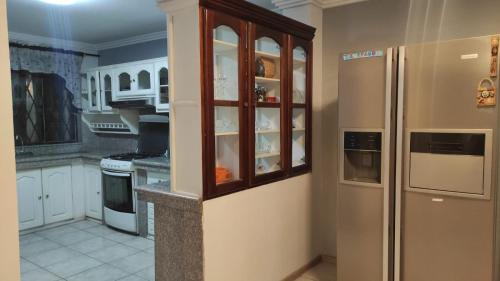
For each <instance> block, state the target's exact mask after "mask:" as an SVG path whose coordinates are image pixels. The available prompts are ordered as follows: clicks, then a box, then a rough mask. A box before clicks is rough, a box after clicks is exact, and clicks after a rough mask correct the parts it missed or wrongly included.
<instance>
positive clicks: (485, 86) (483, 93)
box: [476, 78, 496, 107]
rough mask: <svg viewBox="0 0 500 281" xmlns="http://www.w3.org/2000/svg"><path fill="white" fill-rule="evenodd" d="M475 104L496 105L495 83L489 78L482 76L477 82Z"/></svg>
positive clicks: (481, 105)
mask: <svg viewBox="0 0 500 281" xmlns="http://www.w3.org/2000/svg"><path fill="white" fill-rule="evenodd" d="M476 100H477V106H480V107H483V106H494V105H496V89H495V83H494V82H493V81H492V80H491V79H490V78H484V79H483V80H481V82H479V85H478V86H477V93H476Z"/></svg>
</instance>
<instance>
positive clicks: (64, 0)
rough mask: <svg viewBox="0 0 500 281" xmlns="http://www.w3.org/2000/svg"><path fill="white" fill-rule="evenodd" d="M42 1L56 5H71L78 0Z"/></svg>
mask: <svg viewBox="0 0 500 281" xmlns="http://www.w3.org/2000/svg"><path fill="white" fill-rule="evenodd" d="M40 1H42V2H44V3H48V4H54V5H71V4H75V3H76V1H77V0H40Z"/></svg>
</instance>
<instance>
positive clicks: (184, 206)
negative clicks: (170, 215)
mask: <svg viewBox="0 0 500 281" xmlns="http://www.w3.org/2000/svg"><path fill="white" fill-rule="evenodd" d="M134 190H135V191H137V194H138V195H139V200H142V201H147V202H152V203H155V204H161V205H167V206H168V207H170V208H174V209H178V210H183V211H188V212H195V213H200V212H201V209H202V208H201V205H202V200H201V198H198V197H197V196H196V195H192V194H181V193H175V192H172V191H170V181H162V182H159V183H153V184H146V185H140V186H136V187H134Z"/></svg>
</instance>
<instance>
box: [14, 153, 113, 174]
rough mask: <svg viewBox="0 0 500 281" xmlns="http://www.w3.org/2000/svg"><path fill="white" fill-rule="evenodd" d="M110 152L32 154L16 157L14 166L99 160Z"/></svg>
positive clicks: (36, 165)
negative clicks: (76, 160)
mask: <svg viewBox="0 0 500 281" xmlns="http://www.w3.org/2000/svg"><path fill="white" fill-rule="evenodd" d="M107 155H110V152H109V151H108V152H104V151H92V152H91V151H86V152H71V153H51V154H33V155H26V156H17V157H16V168H17V169H18V170H23V169H24V170H26V169H36V168H43V167H48V166H57V165H67V164H70V163H71V161H73V160H75V159H79V158H81V159H85V160H91V161H96V162H98V161H101V159H102V158H103V157H105V156H107Z"/></svg>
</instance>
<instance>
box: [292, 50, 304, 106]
mask: <svg viewBox="0 0 500 281" xmlns="http://www.w3.org/2000/svg"><path fill="white" fill-rule="evenodd" d="M293 103H300V104H304V103H306V52H305V51H304V49H303V48H301V47H297V48H295V49H293Z"/></svg>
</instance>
